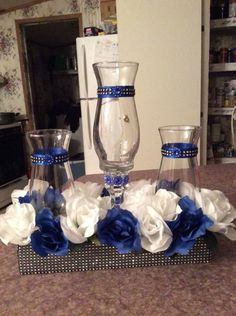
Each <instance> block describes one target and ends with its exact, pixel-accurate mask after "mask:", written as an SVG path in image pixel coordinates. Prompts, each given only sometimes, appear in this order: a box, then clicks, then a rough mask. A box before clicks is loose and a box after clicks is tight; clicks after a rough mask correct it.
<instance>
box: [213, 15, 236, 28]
mask: <svg viewBox="0 0 236 316" xmlns="http://www.w3.org/2000/svg"><path fill="white" fill-rule="evenodd" d="M234 27H236V17H233V18H227V19H217V20H211V22H210V28H211V30H227V29H231V28H234Z"/></svg>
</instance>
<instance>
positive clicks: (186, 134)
mask: <svg viewBox="0 0 236 316" xmlns="http://www.w3.org/2000/svg"><path fill="white" fill-rule="evenodd" d="M159 133H160V136H161V140H162V148H161V152H162V160H161V164H160V168H159V175H158V181H157V187H156V188H157V190H158V189H160V188H163V189H167V190H168V191H173V192H175V193H176V194H178V195H179V196H183V195H185V194H186V192H187V191H186V190H188V191H189V190H190V188H191V187H194V188H197V189H199V187H200V183H199V176H198V162H197V153H198V147H197V143H198V140H199V136H200V127H199V126H187V125H175V126H163V127H160V128H159ZM189 184H190V185H189ZM188 193H189V192H188Z"/></svg>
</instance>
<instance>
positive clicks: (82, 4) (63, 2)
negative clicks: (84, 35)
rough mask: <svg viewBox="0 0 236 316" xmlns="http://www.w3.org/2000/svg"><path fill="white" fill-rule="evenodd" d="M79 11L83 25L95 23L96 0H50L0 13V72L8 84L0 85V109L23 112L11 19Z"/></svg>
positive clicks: (23, 105)
mask: <svg viewBox="0 0 236 316" xmlns="http://www.w3.org/2000/svg"><path fill="white" fill-rule="evenodd" d="M76 13H82V16H83V26H88V25H97V24H98V23H99V19H100V1H99V0H50V1H46V2H43V3H41V4H37V5H34V6H31V7H27V8H24V9H20V10H16V11H13V12H9V13H6V14H4V15H1V16H0V75H2V76H4V77H6V78H7V79H8V84H7V85H6V86H4V87H3V88H1V89H0V112H4V111H6V112H11V111H12V112H20V113H21V114H25V113H26V110H25V101H24V95H23V86H22V80H21V71H20V62H19V53H18V47H17V40H16V30H15V20H17V19H27V18H34V17H35V18H37V17H48V16H56V15H57V16H58V15H66V14H76Z"/></svg>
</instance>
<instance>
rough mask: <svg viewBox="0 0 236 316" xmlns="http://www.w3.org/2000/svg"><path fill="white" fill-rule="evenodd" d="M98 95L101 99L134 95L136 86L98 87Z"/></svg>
mask: <svg viewBox="0 0 236 316" xmlns="http://www.w3.org/2000/svg"><path fill="white" fill-rule="evenodd" d="M97 95H98V98H99V99H104V98H125V97H133V96H134V95H135V89H134V86H103V87H98V89H97Z"/></svg>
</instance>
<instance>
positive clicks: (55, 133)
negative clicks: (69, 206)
mask: <svg viewBox="0 0 236 316" xmlns="http://www.w3.org/2000/svg"><path fill="white" fill-rule="evenodd" d="M27 136H28V137H27V139H28V143H29V146H30V148H31V163H32V169H31V178H30V184H29V193H30V197H31V199H32V202H33V203H34V204H35V207H36V209H37V210H39V209H41V208H43V207H48V208H50V209H51V210H52V211H53V213H54V215H59V214H64V213H65V203H66V197H69V196H70V195H71V194H73V192H74V181H73V176H72V172H71V168H70V164H69V154H68V147H69V143H70V138H71V132H70V131H68V130H63V129H45V130H44V129H42V130H34V131H30V132H28V135H27Z"/></svg>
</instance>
